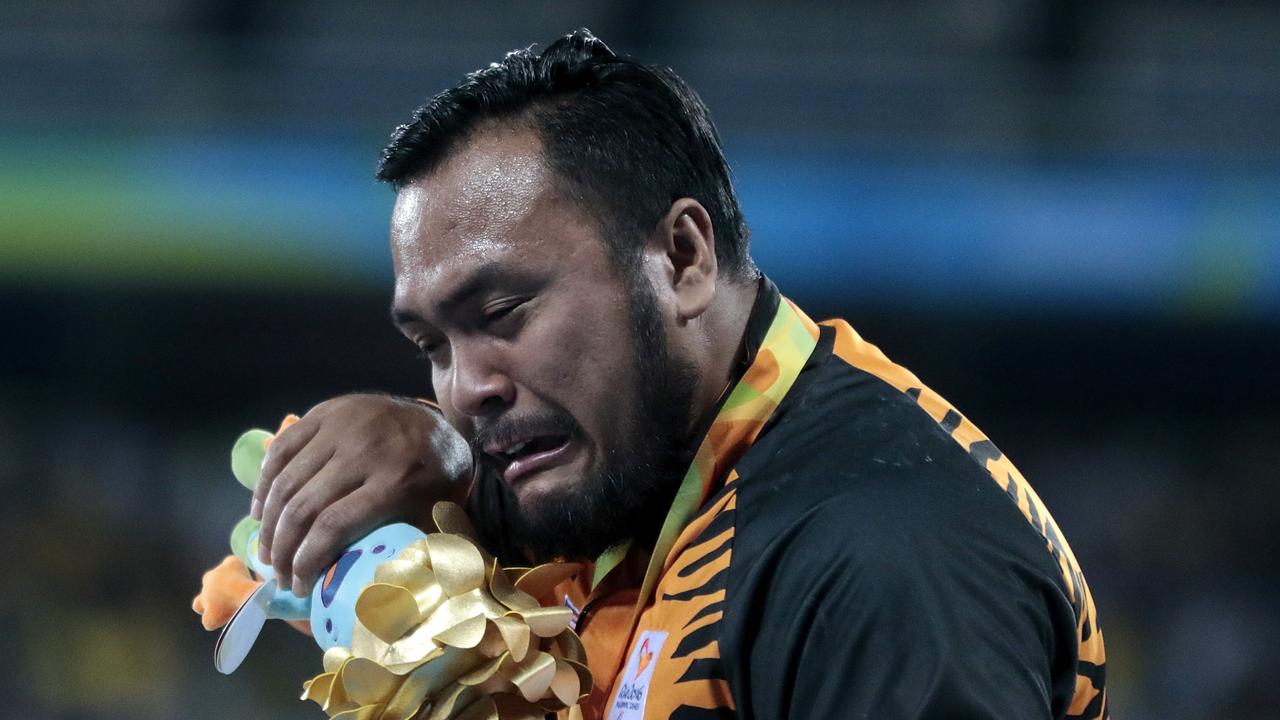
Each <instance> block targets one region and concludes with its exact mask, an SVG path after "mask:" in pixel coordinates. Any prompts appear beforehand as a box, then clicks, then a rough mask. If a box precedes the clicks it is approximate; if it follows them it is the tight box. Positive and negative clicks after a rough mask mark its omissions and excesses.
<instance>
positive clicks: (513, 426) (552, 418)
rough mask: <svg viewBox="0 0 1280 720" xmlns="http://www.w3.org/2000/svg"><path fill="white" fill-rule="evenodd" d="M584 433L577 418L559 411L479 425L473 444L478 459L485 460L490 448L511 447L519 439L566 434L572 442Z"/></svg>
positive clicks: (470, 442)
mask: <svg viewBox="0 0 1280 720" xmlns="http://www.w3.org/2000/svg"><path fill="white" fill-rule="evenodd" d="M581 434H582V428H581V426H579V425H578V422H577V421H576V420H574V419H573V416H572V415H570V414H569V413H568V412H566V411H564V410H558V409H557V410H546V411H543V412H538V413H533V414H530V415H523V416H520V417H503V418H500V419H497V420H493V421H491V422H489V423H486V424H485V425H482V426H477V427H476V431H475V435H474V436H473V437H472V438H471V440H470V441H469V444H470V445H471V452H472V454H473V455H474V456H476V457H484V456H485V454H486V453H485V447H487V446H492V445H498V446H507V445H511V444H513V443H515V442H516V441H517V440H522V439H528V438H531V437H538V436H543V435H566V436H568V437H569V438H570V439H572V438H575V437H578V436H579V435H581Z"/></svg>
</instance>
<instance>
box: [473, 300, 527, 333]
mask: <svg viewBox="0 0 1280 720" xmlns="http://www.w3.org/2000/svg"><path fill="white" fill-rule="evenodd" d="M525 302H527V300H523V299H521V300H515V301H512V302H504V303H501V304H498V305H494V306H493V307H492V308H486V309H485V310H484V320H483V325H484V326H485V327H489V326H491V325H493V324H494V323H497V322H499V321H501V320H503V319H505V318H507V317H509V316H510V315H511V313H513V312H515V310H516V309H518V308H520V307H521V306H523V305H524V304H525Z"/></svg>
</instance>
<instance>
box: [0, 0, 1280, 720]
mask: <svg viewBox="0 0 1280 720" xmlns="http://www.w3.org/2000/svg"><path fill="white" fill-rule="evenodd" d="M579 26H588V27H590V28H592V29H593V30H595V31H596V32H597V33H598V34H599V35H601V36H602V37H603V38H604V39H605V40H606V41H607V42H609V43H610V44H611V45H612V46H613V47H614V49H615V50H618V51H621V52H627V53H631V54H635V55H639V56H640V57H642V58H645V59H647V60H650V61H652V62H657V63H662V64H668V65H671V66H672V67H674V68H675V69H676V70H677V71H678V72H679V73H681V74H682V75H683V76H684V77H685V78H686V79H687V80H689V82H690V83H691V84H692V85H693V86H694V87H695V88H697V89H698V90H699V91H700V92H701V93H702V94H703V96H704V98H705V99H706V100H707V102H708V104H709V105H710V107H711V109H712V112H713V114H714V116H715V118H716V120H717V122H718V124H719V125H720V127H721V130H722V134H723V136H724V141H725V147H726V152H727V155H728V157H729V160H730V163H731V164H732V165H733V167H734V169H735V173H736V180H737V183H738V187H739V192H740V194H741V197H742V202H743V208H744V211H745V213H746V215H747V219H748V222H749V223H750V224H751V225H752V227H753V231H754V244H753V249H754V254H755V256H756V257H757V259H758V260H759V262H760V265H761V266H762V268H763V269H764V270H765V271H766V272H767V273H769V274H770V275H771V276H772V277H774V279H775V280H777V281H778V283H779V285H780V286H781V287H782V289H783V291H784V292H785V293H787V294H789V295H790V296H791V297H793V298H794V299H796V300H797V301H798V302H799V303H800V304H801V305H802V306H803V307H805V308H806V309H808V310H809V311H810V314H811V315H814V316H823V317H826V316H832V315H839V316H843V317H845V318H847V319H848V320H849V321H850V322H851V323H853V325H854V326H855V327H856V328H858V330H859V331H860V332H861V333H862V334H863V335H864V336H865V337H867V338H868V339H870V340H872V341H873V342H875V343H877V344H879V345H880V346H881V348H882V349H884V350H885V351H886V352H887V353H888V354H889V355H890V356H891V357H893V358H894V359H896V360H897V361H898V362H900V363H902V364H904V365H906V366H907V367H909V368H911V369H912V370H914V371H915V372H916V373H917V374H918V375H920V376H921V377H922V378H923V379H924V380H925V382H927V383H929V384H930V385H931V386H932V387H933V388H934V389H936V390H938V391H939V392H941V393H942V394H943V395H944V396H946V397H947V398H949V399H950V400H951V401H952V402H953V403H954V404H956V405H957V406H958V407H959V408H960V409H961V410H962V411H963V412H964V413H965V414H966V415H967V416H968V417H970V418H971V419H973V420H974V421H975V422H976V423H977V424H978V425H979V426H980V427H982V428H983V429H984V430H985V431H986V432H987V433H988V434H989V435H990V436H991V437H992V438H993V439H994V440H995V441H996V442H997V444H999V445H1000V447H1001V449H1002V450H1004V452H1005V453H1006V454H1008V455H1010V456H1011V457H1012V458H1013V459H1014V460H1015V462H1016V463H1017V464H1018V465H1019V466H1020V467H1021V469H1022V470H1023V472H1024V473H1025V474H1026V475H1027V477H1028V478H1029V479H1030V480H1031V482H1032V483H1033V484H1034V485H1035V486H1036V487H1037V489H1038V490H1039V491H1040V494H1041V495H1042V496H1043V497H1044V499H1045V501H1046V502H1047V503H1048V505H1049V506H1050V507H1051V508H1052V509H1053V511H1054V514H1055V516H1056V517H1057V519H1058V521H1059V523H1060V524H1061V525H1062V527H1063V528H1064V529H1065V531H1066V533H1067V535H1068V537H1069V538H1070V540H1071V543H1072V545H1073V547H1074V549H1075V552H1076V554H1077V556H1078V557H1079V559H1080V562H1081V564H1082V565H1083V567H1084V570H1085V572H1086V575H1087V577H1088V578H1089V581H1090V584H1091V586H1092V589H1093V592H1094V595H1095V598H1096V600H1097V603H1098V608H1099V617H1100V621H1101V623H1102V627H1103V629H1104V632H1105V633H1106V638H1107V649H1108V651H1109V659H1110V662H1109V678H1108V687H1109V690H1110V696H1111V705H1112V707H1113V708H1114V710H1115V714H1116V717H1117V718H1170V719H1178V718H1188V719H1191V718H1197V719H1198V718H1262V717H1273V716H1274V715H1275V714H1276V712H1275V711H1276V708H1277V707H1280V684H1278V683H1276V682H1275V681H1274V680H1273V675H1274V672H1275V668H1276V667H1277V661H1278V660H1280V651H1278V650H1277V648H1278V647H1280V646H1278V645H1277V638H1278V637H1280V632H1278V630H1280V628H1278V627H1277V626H1278V625H1280V616H1278V615H1277V612H1276V610H1277V602H1276V598H1277V585H1278V584H1280V583H1278V580H1280V571H1277V570H1276V569H1275V568H1276V563H1275V562H1274V559H1273V557H1272V555H1273V553H1272V552H1271V548H1272V547H1274V542H1273V541H1272V531H1273V527H1274V522H1273V521H1272V518H1273V517H1274V516H1275V514H1276V511H1277V510H1280V490H1277V487H1276V468H1277V466H1278V465H1280V412H1277V410H1276V407H1277V402H1278V401H1280V383H1277V381H1276V373H1277V368H1280V43H1277V38H1280V6H1277V5H1276V4H1274V3H1263V2H1254V3H1191V2H1138V1H1135V0H1117V1H1116V2H1105V3H1103V2H1051V1H1043V0H1039V1H1033V0H977V1H973V0H969V1H962V0H932V1H928V2H887V1H886V2H872V3H858V4H849V5H841V4H837V3H816V2H797V3H766V2H758V1H753V2H745V3H733V4H727V3H724V4H720V3H711V2H681V3H675V2H621V3H596V2H587V1H586V0H576V1H573V2H562V3H557V4H555V5H554V6H548V5H543V4H537V3H521V2H514V1H512V2H499V3H484V4H480V3H476V4H463V3H457V4H453V3H442V2H407V1H403V0H402V1H397V2H379V3H372V2H357V1H354V0H322V1H317V2H298V3H268V2H249V1H240V2H213V1H212V0H210V1H204V2H202V1H197V0H187V1H179V0H169V1H163V2H162V1H160V0H140V1H138V2H134V3H121V2H106V1H105V0H90V1H88V2H53V1H51V2H24V3H19V2H0V322H2V323H3V325H2V327H3V334H2V335H0V338H2V342H3V346H2V347H3V353H0V482H2V483H3V488H4V491H5V492H4V502H3V503H2V504H0V533H2V535H0V537H3V538H4V539H5V541H6V545H7V547H8V548H9V551H8V553H7V556H8V557H9V567H10V572H8V573H7V574H6V576H5V578H4V581H3V582H0V717H12V718H95V719H96V718H222V717H268V716H269V717H280V718H283V717H296V718H307V717H311V718H315V717H321V716H322V714H321V713H320V711H319V710H318V708H316V707H314V706H311V705H309V704H303V703H301V702H300V701H298V700H296V699H295V698H296V695H297V693H298V692H300V683H301V681H302V680H303V679H305V678H307V677H310V676H311V675H312V674H313V673H314V672H316V671H317V670H318V668H319V661H320V654H319V651H318V650H317V649H316V648H315V647H314V646H313V645H311V644H310V641H309V640H307V639H305V638H303V637H301V636H297V635H295V634H293V633H292V632H291V631H289V630H288V629H287V628H284V627H269V628H268V629H267V630H266V632H264V637H263V641H262V643H261V644H260V645H259V647H258V648H257V649H255V652H254V654H253V655H252V656H251V657H250V658H249V660H248V661H247V662H246V664H245V665H244V666H243V667H242V668H241V669H240V670H239V671H238V672H237V673H236V674H235V675H233V676H231V677H223V676H221V675H219V674H217V673H216V672H215V671H214V669H213V666H212V662H211V658H212V649H213V643H214V636H213V635H211V634H206V633H204V632H203V631H202V630H201V629H200V627H199V623H198V618H197V617H196V616H195V615H194V614H193V613H191V611H190V610H189V609H188V603H189V601H190V598H191V596H192V595H194V593H195V592H196V591H197V590H198V588H199V580H200V575H201V573H202V571H203V570H204V569H205V568H206V567H209V566H212V565H213V564H215V563H216V562H217V561H218V560H219V559H220V558H221V556H222V555H223V554H224V553H225V552H226V538H227V534H228V533H229V531H230V529H231V527H232V525H233V524H234V522H235V521H236V520H237V519H238V518H239V517H240V516H241V515H242V514H243V513H245V512H246V511H247V506H248V500H249V496H248V493H247V492H246V491H245V490H243V488H241V487H240V486H239V485H238V484H237V483H236V482H235V481H234V479H233V478H232V477H231V474H230V472H229V465H228V457H227V456H228V451H229V449H230V446H231V443H232V442H233V441H234V439H235V437H236V436H237V435H238V434H239V432H240V431H241V430H243V429H246V428H248V427H252V426H263V427H268V428H270V427H274V425H275V424H276V423H277V422H278V420H279V418H280V416H282V415H283V414H284V413H286V412H289V411H294V412H302V411H305V410H306V409H307V408H308V407H310V406H311V405H312V404H314V403H316V402H318V401H320V400H322V399H324V398H326V397H330V396H332V395H335V394H339V393H342V392H347V391H351V390H360V389H381V390H388V391H391V392H397V393H407V394H421V393H422V392H423V387H424V376H423V372H422V369H421V368H420V367H419V366H418V365H417V362H416V360H415V359H414V349H413V348H412V347H411V346H410V345H409V344H408V343H406V342H404V341H403V340H401V339H400V338H399V337H398V335H397V334H396V333H395V332H394V330H393V329H392V327H391V325H390V323H389V322H388V321H387V309H386V308H387V303H388V301H389V297H390V295H389V293H390V263H389V257H388V251H387V248H386V223H387V218H388V215H389V210H390V206H391V203H392V200H393V195H392V193H391V191H390V190H388V189H386V188H382V187H379V186H377V185H376V184H375V183H374V182H373V181H372V179H371V178H372V173H373V169H374V165H375V162H376V158H377V153H378V150H379V149H380V147H381V145H382V144H383V143H384V142H385V139H386V137H387V136H388V134H389V132H390V130H391V129H392V128H393V127H394V126H395V125H396V124H398V123H400V122H402V121H404V120H405V119H406V118H407V116H408V113H409V112H410V110H411V109H412V108H413V107H414V106H416V105H417V104H418V103H419V102H421V101H422V100H423V99H425V98H426V97H427V96H429V95H430V94H432V93H434V92H436V91H437V90H439V89H442V88H443V87H445V86H446V85H448V84H451V83H453V82H455V81H457V80H458V79H459V78H460V77H461V75H462V74H463V73H464V72H466V71H468V70H471V69H474V68H476V67H479V66H481V65H483V64H485V63H488V62H490V61H492V60H496V59H498V58H499V57H500V56H501V54H502V53H504V52H505V51H507V50H510V49H512V48H515V47H521V46H526V45H528V44H530V43H535V42H536V43H540V44H543V45H545V44H546V43H547V42H549V41H551V40H552V39H554V38H555V37H556V36H558V35H560V34H562V33H564V32H567V31H569V30H571V29H573V28H576V27H579Z"/></svg>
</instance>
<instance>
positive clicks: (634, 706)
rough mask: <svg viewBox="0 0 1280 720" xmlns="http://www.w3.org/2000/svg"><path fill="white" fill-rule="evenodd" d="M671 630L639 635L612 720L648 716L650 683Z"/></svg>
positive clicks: (625, 672)
mask: <svg viewBox="0 0 1280 720" xmlns="http://www.w3.org/2000/svg"><path fill="white" fill-rule="evenodd" d="M666 639H667V633H665V632H656V631H650V630H646V631H645V632H642V633H640V637H638V638H636V646H635V649H633V650H632V651H631V657H630V658H628V659H627V667H626V668H625V669H624V670H623V671H622V684H621V685H620V686H619V687H618V694H617V696H616V697H614V699H613V707H612V708H611V709H610V710H609V718H610V720H641V718H643V717H644V704H645V700H646V699H648V697H649V683H650V682H651V681H652V680H653V671H654V668H655V667H657V665H658V663H657V660H658V656H659V653H661V652H662V643H664V642H666Z"/></svg>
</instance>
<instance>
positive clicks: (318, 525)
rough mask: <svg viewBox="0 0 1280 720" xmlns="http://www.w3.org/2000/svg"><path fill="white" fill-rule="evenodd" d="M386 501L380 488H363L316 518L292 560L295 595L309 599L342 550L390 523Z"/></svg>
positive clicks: (366, 486)
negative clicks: (309, 594) (323, 574)
mask: <svg viewBox="0 0 1280 720" xmlns="http://www.w3.org/2000/svg"><path fill="white" fill-rule="evenodd" d="M385 497H386V494H385V493H384V492H381V491H380V490H379V489H378V488H377V487H374V486H371V485H369V484H364V485H362V486H361V487H359V488H358V489H356V490H355V491H354V492H352V493H350V494H348V495H347V496H346V497H344V498H342V499H341V500H339V501H338V502H336V503H334V504H332V505H330V506H329V507H327V508H325V509H324V510H322V511H321V512H320V514H319V515H317V516H316V520H315V522H314V523H312V524H311V531H310V532H308V533H307V536H306V538H304V539H303V541H302V544H301V545H300V546H299V547H298V552H297V554H296V555H294V558H293V580H292V582H293V594H294V595H297V596H298V597H306V595H307V593H309V592H311V587H312V586H313V585H315V583H316V580H318V579H319V578H320V574H321V573H323V572H324V571H325V570H326V569H328V567H329V566H330V565H332V564H333V563H334V562H336V561H337V559H338V556H339V555H340V554H341V552H342V549H343V548H345V547H346V546H348V545H350V544H351V543H352V542H354V541H355V540H356V539H358V538H360V537H361V536H363V535H365V534H367V533H368V532H370V531H371V530H373V529H374V528H375V527H377V526H378V525H381V524H383V523H385V522H387V520H388V518H387V513H386V512H384V510H385V508H383V507H382V505H384V504H385V502H386V500H385ZM282 582H283V581H282Z"/></svg>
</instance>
